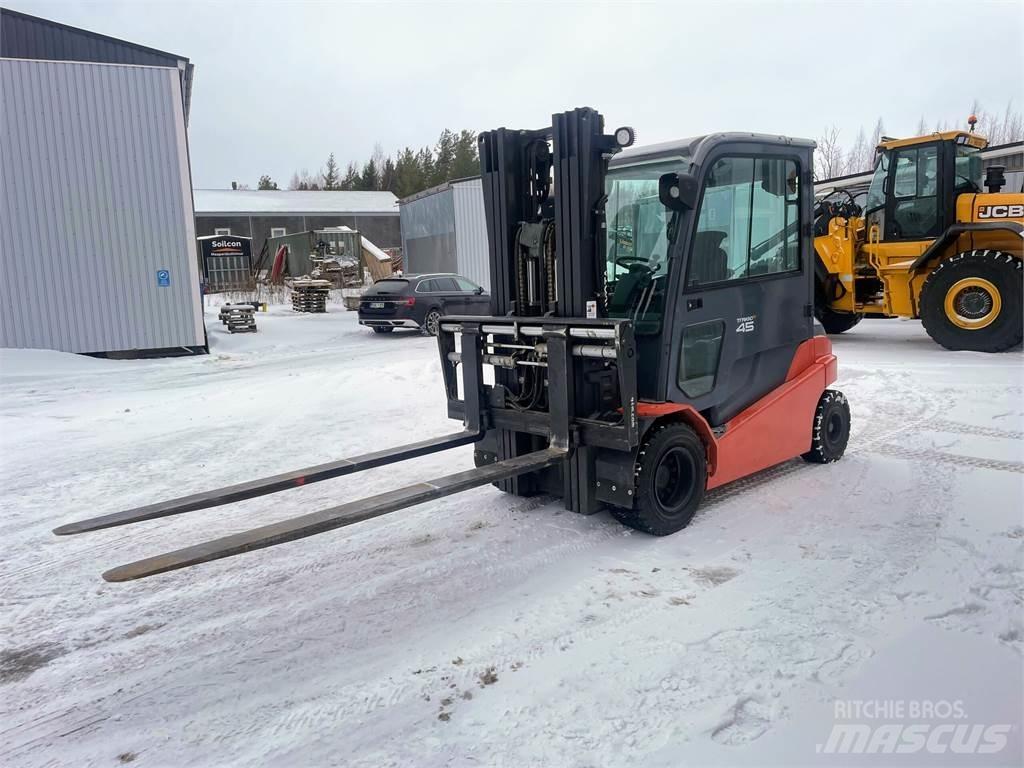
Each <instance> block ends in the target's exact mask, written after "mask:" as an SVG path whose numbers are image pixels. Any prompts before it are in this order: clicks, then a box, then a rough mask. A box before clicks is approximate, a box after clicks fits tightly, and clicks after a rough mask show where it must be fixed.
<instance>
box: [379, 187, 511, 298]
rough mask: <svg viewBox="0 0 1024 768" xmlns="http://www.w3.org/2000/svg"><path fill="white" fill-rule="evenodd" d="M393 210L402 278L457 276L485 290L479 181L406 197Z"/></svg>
mask: <svg viewBox="0 0 1024 768" xmlns="http://www.w3.org/2000/svg"><path fill="white" fill-rule="evenodd" d="M399 206H400V210H401V218H402V263H403V264H404V266H405V271H406V272H408V273H410V274H424V273H427V272H457V273H458V274H460V275H464V276H465V277H468V278H469V279H470V280H472V281H473V282H475V283H477V284H479V285H482V286H483V287H484V288H487V289H488V290H490V287H491V275H490V267H489V266H488V256H487V220H486V218H485V214H484V193H483V184H482V182H481V180H480V177H479V176H477V177H474V178H469V179H458V180H456V181H450V182H447V183H445V184H441V185H439V186H436V187H432V188H431V189H427V190H424V191H423V192H419V193H418V194H415V195H410V196H409V197H406V198H404V199H403V200H401V201H400V202H399Z"/></svg>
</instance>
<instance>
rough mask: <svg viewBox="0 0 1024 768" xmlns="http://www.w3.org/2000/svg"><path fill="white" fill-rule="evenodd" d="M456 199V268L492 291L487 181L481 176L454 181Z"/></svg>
mask: <svg viewBox="0 0 1024 768" xmlns="http://www.w3.org/2000/svg"><path fill="white" fill-rule="evenodd" d="M452 199H453V206H454V209H455V243H456V263H457V268H456V270H455V271H456V272H458V273H459V274H460V275H465V276H466V277H468V278H469V279H470V280H472V281H474V282H475V283H478V284H480V285H482V286H483V287H484V288H486V289H487V290H490V289H491V273H490V264H489V263H488V252H487V218H486V215H485V214H484V188H483V182H482V181H481V180H480V179H467V180H465V181H457V182H453V183H452Z"/></svg>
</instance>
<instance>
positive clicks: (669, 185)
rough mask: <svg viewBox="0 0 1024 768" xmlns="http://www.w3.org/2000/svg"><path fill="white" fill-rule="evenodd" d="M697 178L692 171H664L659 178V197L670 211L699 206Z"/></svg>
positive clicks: (686, 209) (685, 209)
mask: <svg viewBox="0 0 1024 768" xmlns="http://www.w3.org/2000/svg"><path fill="white" fill-rule="evenodd" d="M697 191H698V187H697V178H696V177H695V176H693V174H690V173H663V174H662V175H661V178H659V179H658V199H659V200H660V201H661V204H662V205H664V206H665V207H666V208H668V209H669V210H670V211H690V210H693V209H694V208H696V207H697Z"/></svg>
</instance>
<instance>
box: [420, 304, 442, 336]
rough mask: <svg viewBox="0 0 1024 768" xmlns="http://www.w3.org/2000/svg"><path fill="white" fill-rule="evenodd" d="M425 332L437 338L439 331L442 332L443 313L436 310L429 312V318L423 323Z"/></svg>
mask: <svg viewBox="0 0 1024 768" xmlns="http://www.w3.org/2000/svg"><path fill="white" fill-rule="evenodd" d="M423 330H424V331H426V332H427V333H429V334H430V335H431V336H437V333H438V331H440V330H441V313H440V312H438V311H437V310H436V309H432V310H430V311H429V312H427V317H426V319H424V321H423Z"/></svg>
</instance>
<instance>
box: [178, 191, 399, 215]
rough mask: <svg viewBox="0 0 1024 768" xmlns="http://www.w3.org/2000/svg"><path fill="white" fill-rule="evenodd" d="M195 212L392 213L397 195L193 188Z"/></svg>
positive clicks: (387, 193) (206, 213)
mask: <svg viewBox="0 0 1024 768" xmlns="http://www.w3.org/2000/svg"><path fill="white" fill-rule="evenodd" d="M192 197H193V200H194V201H195V208H196V214H197V215H199V216H204V215H205V216H209V215H211V214H230V215H238V214H249V215H253V216H259V215H264V216H265V215H271V216H274V215H278V216H283V215H287V214H303V213H306V214H321V213H324V214H331V213H359V214H385V213H387V214H393V215H396V216H397V215H398V198H397V197H395V196H394V195H393V194H392V193H390V192H307V191H305V190H302V191H261V190H255V189H237V190H235V189H194V190H192Z"/></svg>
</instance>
